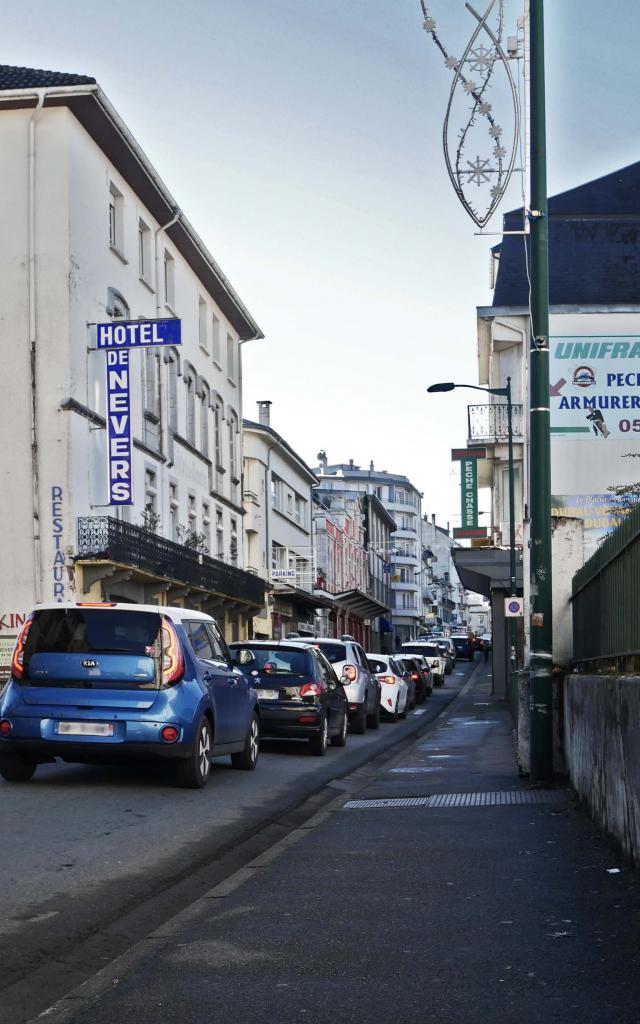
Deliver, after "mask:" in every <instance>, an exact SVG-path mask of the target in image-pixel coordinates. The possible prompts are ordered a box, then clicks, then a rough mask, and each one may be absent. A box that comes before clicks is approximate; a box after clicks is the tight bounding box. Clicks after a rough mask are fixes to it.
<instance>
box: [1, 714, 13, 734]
mask: <svg viewBox="0 0 640 1024" xmlns="http://www.w3.org/2000/svg"><path fill="white" fill-rule="evenodd" d="M10 732H11V722H10V721H9V719H8V718H2V719H0V736H8V735H9V733H10Z"/></svg>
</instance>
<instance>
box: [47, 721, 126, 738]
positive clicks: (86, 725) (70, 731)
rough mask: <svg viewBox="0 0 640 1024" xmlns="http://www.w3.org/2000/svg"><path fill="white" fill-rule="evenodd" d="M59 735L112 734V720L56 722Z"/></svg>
mask: <svg viewBox="0 0 640 1024" xmlns="http://www.w3.org/2000/svg"><path fill="white" fill-rule="evenodd" d="M58 735H59V736H113V723H112V722H108V723H107V722H58Z"/></svg>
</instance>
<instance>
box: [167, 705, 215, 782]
mask: <svg viewBox="0 0 640 1024" xmlns="http://www.w3.org/2000/svg"><path fill="white" fill-rule="evenodd" d="M212 745H213V737H212V733H211V725H210V724H209V719H208V718H204V717H202V718H201V719H200V724H199V725H198V731H197V733H196V741H195V743H194V745H193V750H192V751H191V753H190V754H189V757H186V758H184V760H182V761H178V763H177V765H176V769H177V776H178V783H179V784H180V785H181V786H183V787H184V788H185V789H204V787H205V786H206V784H207V782H208V781H209V775H210V774H211V748H212Z"/></svg>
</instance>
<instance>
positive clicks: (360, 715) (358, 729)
mask: <svg viewBox="0 0 640 1024" xmlns="http://www.w3.org/2000/svg"><path fill="white" fill-rule="evenodd" d="M366 728H367V698H366V697H365V699H364V702H363V703H362V704H361V705H360V707H359V708H358V710H357V712H356V714H355V715H354V716H353V718H352V719H351V732H353V733H356V734H357V735H358V736H361V735H362V733H363V732H365V730H366Z"/></svg>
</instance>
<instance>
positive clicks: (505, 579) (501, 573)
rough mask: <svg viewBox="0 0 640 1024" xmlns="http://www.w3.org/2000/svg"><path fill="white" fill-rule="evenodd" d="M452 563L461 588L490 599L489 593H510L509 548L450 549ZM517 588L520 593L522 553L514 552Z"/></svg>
mask: <svg viewBox="0 0 640 1024" xmlns="http://www.w3.org/2000/svg"><path fill="white" fill-rule="evenodd" d="M452 554H453V561H454V564H455V567H456V572H457V573H458V576H459V577H460V582H461V583H462V586H463V587H465V588H466V589H467V590H472V591H473V592H474V593H475V594H482V595H483V596H484V597H491V591H492V590H509V586H510V582H509V549H508V548H453V549H452ZM516 588H517V591H518V593H519V594H522V551H520V550H518V551H516Z"/></svg>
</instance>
